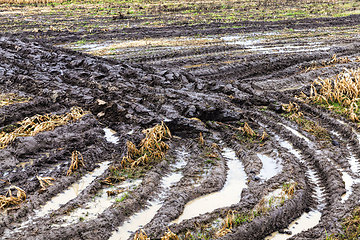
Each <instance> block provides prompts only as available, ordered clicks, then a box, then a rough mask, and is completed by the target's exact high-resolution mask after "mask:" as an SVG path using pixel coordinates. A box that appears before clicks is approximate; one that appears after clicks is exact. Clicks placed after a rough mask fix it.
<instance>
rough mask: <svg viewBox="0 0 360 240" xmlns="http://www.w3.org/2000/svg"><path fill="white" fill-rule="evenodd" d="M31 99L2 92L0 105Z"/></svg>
mask: <svg viewBox="0 0 360 240" xmlns="http://www.w3.org/2000/svg"><path fill="white" fill-rule="evenodd" d="M0 3H1V0H0ZM30 100H31V98H25V97H20V96H18V95H17V94H16V93H3V94H0V107H2V106H7V105H11V104H15V103H25V102H28V101H30Z"/></svg>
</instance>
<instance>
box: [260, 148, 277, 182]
mask: <svg viewBox="0 0 360 240" xmlns="http://www.w3.org/2000/svg"><path fill="white" fill-rule="evenodd" d="M257 156H258V157H259V158H260V160H261V162H262V168H261V170H260V175H259V177H260V178H261V179H263V180H265V181H266V180H268V179H270V178H272V177H274V176H276V175H277V174H279V173H281V171H282V165H281V159H279V158H276V159H274V158H272V157H270V156H268V155H264V154H261V153H258V154H257Z"/></svg>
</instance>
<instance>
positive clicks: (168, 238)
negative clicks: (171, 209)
mask: <svg viewBox="0 0 360 240" xmlns="http://www.w3.org/2000/svg"><path fill="white" fill-rule="evenodd" d="M161 240H180V238H179V237H178V235H176V234H175V233H173V232H172V231H171V230H170V228H168V230H167V232H166V233H165V234H164V236H162V237H161Z"/></svg>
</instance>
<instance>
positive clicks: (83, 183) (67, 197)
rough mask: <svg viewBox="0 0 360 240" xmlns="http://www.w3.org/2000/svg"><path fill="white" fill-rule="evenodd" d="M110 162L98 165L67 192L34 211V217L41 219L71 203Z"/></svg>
mask: <svg viewBox="0 0 360 240" xmlns="http://www.w3.org/2000/svg"><path fill="white" fill-rule="evenodd" d="M109 164H110V161H106V162H102V163H100V167H98V168H96V169H95V170H94V171H93V172H91V173H88V174H86V175H85V176H84V177H82V178H81V179H80V181H79V182H76V183H74V184H73V185H71V186H70V187H69V188H68V189H67V190H65V191H64V192H62V193H60V194H58V195H57V196H55V197H53V198H52V199H51V200H50V201H49V202H47V203H46V204H45V206H44V207H42V208H41V209H40V210H37V211H35V213H36V217H43V216H45V215H47V214H49V213H51V212H52V211H54V210H57V209H59V208H60V207H61V205H63V204H65V203H67V202H69V201H71V200H72V199H74V198H76V197H77V196H78V195H79V193H80V192H81V191H83V190H84V189H85V188H86V187H87V186H89V185H90V183H91V182H92V181H94V180H95V178H97V177H98V176H100V175H101V174H103V173H104V172H105V170H106V169H107V168H108V166H109Z"/></svg>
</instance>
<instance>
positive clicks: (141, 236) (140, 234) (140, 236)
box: [134, 229, 150, 240]
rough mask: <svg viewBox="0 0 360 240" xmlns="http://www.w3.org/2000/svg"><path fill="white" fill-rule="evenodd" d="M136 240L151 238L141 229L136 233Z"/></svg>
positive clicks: (148, 239)
mask: <svg viewBox="0 0 360 240" xmlns="http://www.w3.org/2000/svg"><path fill="white" fill-rule="evenodd" d="M134 240H150V238H149V237H148V236H147V235H146V233H145V231H144V230H142V229H141V230H140V231H139V232H136V233H135V236H134Z"/></svg>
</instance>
